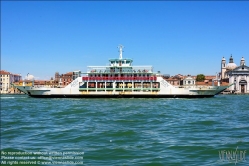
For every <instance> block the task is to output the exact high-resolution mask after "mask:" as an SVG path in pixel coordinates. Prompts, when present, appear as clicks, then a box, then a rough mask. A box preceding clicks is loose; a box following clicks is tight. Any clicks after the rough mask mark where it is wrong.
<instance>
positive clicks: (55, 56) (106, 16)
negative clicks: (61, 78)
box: [1, 1, 249, 79]
mask: <svg viewBox="0 0 249 166" xmlns="http://www.w3.org/2000/svg"><path fill="white" fill-rule="evenodd" d="M248 18H249V2H246V1H245V2H243V1H240V2H235V1H225V2H222V1H220V2H214V1H178V2H172V1H156V2H153V1H104V2H99V1H93V2H89V1H73V2H68V1H52V2H50V1H45V2H42V1H34V2H30V1H26V2H20V1H12V2H6V1H1V69H2V70H7V71H10V72H12V73H20V74H21V75H22V76H23V77H24V76H26V74H27V73H30V74H32V75H34V76H35V77H36V78H37V79H49V78H51V77H54V73H55V72H57V71H58V72H59V73H66V72H69V71H74V70H81V71H83V72H85V71H86V69H87V66H92V65H94V66H95V65H101V66H103V65H106V64H107V63H108V59H110V58H118V57H119V53H118V49H117V46H118V45H119V44H122V45H124V46H125V49H124V53H123V57H124V58H132V59H133V61H134V63H133V65H152V66H154V71H161V73H163V74H170V75H175V74H178V73H181V74H184V75H187V74H191V75H197V74H200V73H202V74H205V75H214V74H215V73H216V72H220V61H221V58H222V57H223V56H224V57H225V58H226V60H227V62H228V61H229V57H230V55H231V54H232V55H233V57H234V61H235V63H236V64H239V62H240V59H241V57H242V56H244V57H245V60H246V64H249V19H248Z"/></svg>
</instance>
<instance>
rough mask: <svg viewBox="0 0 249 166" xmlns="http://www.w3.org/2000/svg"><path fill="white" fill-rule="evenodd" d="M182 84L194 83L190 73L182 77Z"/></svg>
mask: <svg viewBox="0 0 249 166" xmlns="http://www.w3.org/2000/svg"><path fill="white" fill-rule="evenodd" d="M183 85H189V86H192V85H195V78H192V77H191V76H190V75H189V76H187V77H186V78H184V79H183Z"/></svg>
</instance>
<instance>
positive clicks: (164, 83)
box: [161, 80, 169, 88]
mask: <svg viewBox="0 0 249 166" xmlns="http://www.w3.org/2000/svg"><path fill="white" fill-rule="evenodd" d="M161 84H162V85H163V86H164V87H165V88H167V87H168V86H169V83H168V82H166V81H164V80H162V81H161Z"/></svg>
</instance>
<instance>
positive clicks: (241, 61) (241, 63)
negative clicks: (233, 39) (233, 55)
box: [240, 57, 246, 66]
mask: <svg viewBox="0 0 249 166" xmlns="http://www.w3.org/2000/svg"><path fill="white" fill-rule="evenodd" d="M243 65H244V66H245V65H246V62H245V58H244V57H242V58H241V60H240V66H243Z"/></svg>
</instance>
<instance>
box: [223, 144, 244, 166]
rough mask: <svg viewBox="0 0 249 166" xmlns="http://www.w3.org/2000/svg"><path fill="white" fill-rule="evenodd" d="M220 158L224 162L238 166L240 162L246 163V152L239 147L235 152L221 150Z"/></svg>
mask: <svg viewBox="0 0 249 166" xmlns="http://www.w3.org/2000/svg"><path fill="white" fill-rule="evenodd" d="M219 158H220V161H222V162H224V161H228V162H234V164H235V165H236V163H238V162H241V161H246V150H238V147H237V148H236V149H235V150H234V151H232V150H220V151H219Z"/></svg>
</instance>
